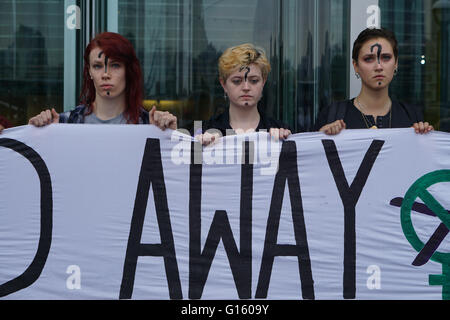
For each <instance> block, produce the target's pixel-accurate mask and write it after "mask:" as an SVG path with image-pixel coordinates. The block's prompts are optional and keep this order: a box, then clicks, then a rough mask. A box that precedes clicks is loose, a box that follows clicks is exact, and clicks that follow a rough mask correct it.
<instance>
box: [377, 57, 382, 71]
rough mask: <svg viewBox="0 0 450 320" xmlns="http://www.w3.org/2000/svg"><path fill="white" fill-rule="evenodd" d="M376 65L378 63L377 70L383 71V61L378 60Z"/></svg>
mask: <svg viewBox="0 0 450 320" xmlns="http://www.w3.org/2000/svg"><path fill="white" fill-rule="evenodd" d="M376 63H377V65H376V69H377V70H380V69H383V65H382V64H381V60H378V59H377V62H376Z"/></svg>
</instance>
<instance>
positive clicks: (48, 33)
mask: <svg viewBox="0 0 450 320" xmlns="http://www.w3.org/2000/svg"><path fill="white" fill-rule="evenodd" d="M0 21H1V28H0V114H2V115H4V116H6V117H7V118H8V119H9V120H11V122H13V124H14V125H23V124H26V123H27V122H28V119H29V118H30V117H31V116H33V115H35V114H37V113H39V112H40V111H41V110H42V108H43V107H44V106H57V109H58V111H62V104H63V103H62V102H63V76H64V74H63V69H64V2H63V1H12V0H11V1H10V0H3V1H1V2H0Z"/></svg>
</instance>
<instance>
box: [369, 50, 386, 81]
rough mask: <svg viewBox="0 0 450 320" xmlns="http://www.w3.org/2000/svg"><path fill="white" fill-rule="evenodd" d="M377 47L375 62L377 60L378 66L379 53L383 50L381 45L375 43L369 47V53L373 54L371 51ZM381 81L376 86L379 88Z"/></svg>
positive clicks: (379, 61) (379, 62) (379, 60)
mask: <svg viewBox="0 0 450 320" xmlns="http://www.w3.org/2000/svg"><path fill="white" fill-rule="evenodd" d="M375 47H377V48H378V52H377V60H378V64H381V51H382V50H383V47H382V46H381V44H379V43H375V44H374V45H373V46H371V47H370V52H371V53H373V49H374V48H375ZM381 84H382V83H381V81H380V82H378V85H379V86H381Z"/></svg>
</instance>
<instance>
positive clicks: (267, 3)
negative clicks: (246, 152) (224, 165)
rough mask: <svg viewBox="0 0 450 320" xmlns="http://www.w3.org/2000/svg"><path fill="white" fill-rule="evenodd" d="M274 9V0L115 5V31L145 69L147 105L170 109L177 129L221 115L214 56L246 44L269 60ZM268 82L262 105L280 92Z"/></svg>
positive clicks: (157, 1) (156, 0) (274, 29)
mask: <svg viewBox="0 0 450 320" xmlns="http://www.w3.org/2000/svg"><path fill="white" fill-rule="evenodd" d="M277 8H278V0H246V1H241V0H227V1H217V0H203V1H195V0H168V1H160V0H151V1H119V33H121V34H122V35H124V36H125V37H127V38H129V39H130V40H131V41H132V42H133V44H134V46H135V48H136V51H137V54H138V57H139V59H140V62H141V65H142V67H143V70H144V83H145V98H146V102H145V105H146V107H148V108H149V107H151V105H153V104H157V105H159V108H161V109H166V110H169V111H170V112H172V113H174V114H175V115H177V117H178V119H179V126H180V127H190V126H192V121H193V120H202V119H203V120H206V119H209V118H210V117H211V116H212V115H213V114H215V113H218V112H222V111H223V109H224V106H225V101H224V98H223V90H222V88H221V86H220V83H219V81H218V71H217V61H218V58H219V57H220V55H221V54H222V52H223V51H224V50H225V49H226V48H228V47H230V46H234V45H238V44H242V43H246V42H251V43H254V44H255V45H257V46H260V47H262V48H263V49H265V50H266V52H267V54H268V55H269V57H270V58H272V57H273V52H274V48H276V47H275V43H276V41H277V39H276V34H277V26H278V19H277V14H276V12H277ZM267 12H271V13H273V14H271V15H267ZM271 61H272V63H275V64H276V63H277V59H271ZM272 67H274V66H272ZM276 69H277V68H276V66H275V70H276ZM273 77H275V78H276V74H275V73H272V74H271V79H273ZM269 82H270V83H269V84H268V85H267V87H266V90H265V92H266V93H265V95H264V97H265V99H264V100H265V101H266V103H267V101H270V102H272V101H276V100H277V94H278V91H277V87H276V81H274V80H269ZM274 83H275V85H274ZM268 88H270V89H268Z"/></svg>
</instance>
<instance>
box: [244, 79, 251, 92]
mask: <svg viewBox="0 0 450 320" xmlns="http://www.w3.org/2000/svg"><path fill="white" fill-rule="evenodd" d="M242 89H243V90H247V91H248V90H250V85H249V84H248V81H247V80H246V81H244V87H243V88H242Z"/></svg>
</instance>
